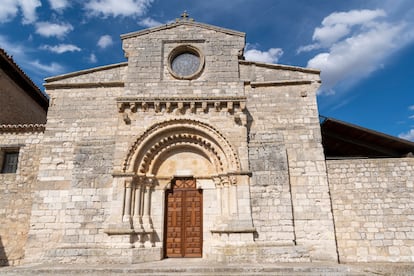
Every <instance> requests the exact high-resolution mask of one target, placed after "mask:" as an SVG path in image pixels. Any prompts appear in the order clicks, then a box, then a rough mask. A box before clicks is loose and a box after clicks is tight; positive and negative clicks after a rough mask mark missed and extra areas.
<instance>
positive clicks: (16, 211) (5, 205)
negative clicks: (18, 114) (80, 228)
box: [0, 132, 43, 266]
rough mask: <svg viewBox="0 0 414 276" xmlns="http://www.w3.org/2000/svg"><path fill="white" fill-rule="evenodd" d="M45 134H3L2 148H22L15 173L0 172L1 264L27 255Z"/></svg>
mask: <svg viewBox="0 0 414 276" xmlns="http://www.w3.org/2000/svg"><path fill="white" fill-rule="evenodd" d="M42 136H43V133H41V132H40V133H0V149H4V148H8V147H13V148H15V147H19V148H20V150H19V161H18V166H17V171H16V173H7V174H0V222H1V223H0V266H1V265H18V264H20V262H21V260H22V258H23V256H24V246H25V244H26V241H27V235H28V232H29V220H30V210H31V207H32V206H31V205H32V199H31V190H32V188H33V186H34V184H35V182H36V176H37V172H38V168H39V155H40V147H39V143H40V141H41V139H42Z"/></svg>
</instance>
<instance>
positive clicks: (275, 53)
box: [244, 48, 283, 63]
mask: <svg viewBox="0 0 414 276" xmlns="http://www.w3.org/2000/svg"><path fill="white" fill-rule="evenodd" d="M282 55H283V50H282V49H280V48H270V49H269V50H267V51H263V52H262V51H260V50H256V49H249V50H247V51H245V52H244V57H245V58H246V60H250V61H257V62H265V63H277V62H278V60H279V58H280V57H281V56H282Z"/></svg>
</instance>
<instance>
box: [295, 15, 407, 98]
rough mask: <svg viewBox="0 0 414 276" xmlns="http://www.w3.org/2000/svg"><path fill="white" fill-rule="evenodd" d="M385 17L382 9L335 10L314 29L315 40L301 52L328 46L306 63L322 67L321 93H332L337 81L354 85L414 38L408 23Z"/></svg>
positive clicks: (310, 65) (346, 84) (301, 48)
mask: <svg viewBox="0 0 414 276" xmlns="http://www.w3.org/2000/svg"><path fill="white" fill-rule="evenodd" d="M385 17H386V13H385V12H384V11H383V10H352V11H349V12H340V13H332V14H330V15H329V16H327V17H326V18H325V19H324V20H323V21H322V26H321V27H318V28H316V29H315V31H314V34H313V40H314V41H315V43H313V44H310V45H306V46H302V47H300V48H299V49H298V53H300V52H303V51H311V50H315V49H326V50H324V51H323V52H321V53H318V54H316V55H315V56H314V57H313V58H312V59H310V60H309V61H308V65H307V66H308V67H312V68H317V69H320V70H321V71H322V72H321V78H322V87H321V89H320V91H319V92H320V93H325V94H333V93H334V89H335V87H337V86H338V85H344V86H348V87H349V86H352V85H354V84H355V83H357V82H358V81H359V80H361V79H362V78H364V77H367V76H368V75H370V74H371V73H372V72H374V71H376V70H378V69H380V68H382V67H383V66H384V65H383V64H384V63H385V62H386V61H387V58H388V57H389V56H391V55H392V54H393V53H394V52H396V51H397V50H398V49H400V48H402V47H404V46H405V45H406V44H407V43H408V42H409V41H411V40H413V38H414V36H413V35H412V34H413V33H412V31H408V30H409V29H410V26H409V24H406V23H404V22H397V23H396V22H391V21H390V20H388V21H386V20H385V19H384V18H385ZM410 34H411V35H410Z"/></svg>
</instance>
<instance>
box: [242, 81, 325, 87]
mask: <svg viewBox="0 0 414 276" xmlns="http://www.w3.org/2000/svg"><path fill="white" fill-rule="evenodd" d="M312 83H320V81H315V80H279V81H254V82H246V83H245V84H247V85H248V84H250V86H251V87H253V88H255V87H266V86H290V85H306V84H312Z"/></svg>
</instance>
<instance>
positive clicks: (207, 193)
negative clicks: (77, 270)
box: [0, 18, 414, 264]
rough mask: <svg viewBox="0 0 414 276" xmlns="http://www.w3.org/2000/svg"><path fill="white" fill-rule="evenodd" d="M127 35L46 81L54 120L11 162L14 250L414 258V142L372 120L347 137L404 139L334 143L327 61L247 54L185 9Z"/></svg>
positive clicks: (238, 36) (103, 259)
mask: <svg viewBox="0 0 414 276" xmlns="http://www.w3.org/2000/svg"><path fill="white" fill-rule="evenodd" d="M121 38H122V42H123V50H124V52H125V55H126V57H127V62H124V63H119V64H113V65H109V66H104V67H98V68H93V69H89V70H84V71H79V72H74V73H70V74H65V75H61V76H56V77H51V78H48V79H46V84H45V87H46V92H47V94H48V95H49V96H50V105H49V110H48V116H47V124H46V129H45V130H44V132H43V131H40V132H35V133H36V135H37V139H38V140H36V142H37V143H36V145H37V146H36V147H34V148H32V149H31V150H30V155H27V157H26V155H20V152H21V151H19V161H18V169H17V172H16V173H15V174H7V175H5V176H1V177H9V178H10V184H9V185H15V186H14V187H19V189H21V192H18V195H15V194H9V195H6V193H5V194H4V195H2V196H4V197H5V198H7V197H10V198H11V197H13V196H15V197H16V198H17V197H18V198H19V200H21V201H19V203H16V200H14V201H10V203H7V204H6V205H5V206H4V208H5V209H4V210H6V212H5V213H4V214H3V213H0V218H1V220H4V221H6V223H5V224H3V223H2V225H4V227H7V229H9V230H10V229H15V231H18V232H19V233H21V236H20V237H19V244H12V243H11V242H8V243H7V244H6V243H5V242H4V240H7V241H10V240H11V235H12V234H11V233H10V232H7V231H6V230H5V229H3V228H2V229H3V230H2V232H0V235H1V238H2V239H3V244H4V247H5V252H6V254H5V257H7V259H8V261H9V262H11V260H13V261H12V263H13V264H15V263H16V264H17V263H20V262H21V261H23V262H26V263H29V262H65V263H77V262H79V263H82V262H83V263H85V262H90V263H138V262H145V261H154V260H161V259H163V258H177V257H178V258H182V257H198V258H203V259H208V260H214V261H221V262H237V261H248V262H317V261H328V262H337V261H338V260H340V261H344V262H346V261H412V259H411V258H412V255H413V253H414V237H413V236H414V233H413V225H412V222H413V221H414V212H413V211H412V208H411V207H412V206H411V205H412V203H411V201H412V198H413V191H412V190H413V182H412V176H413V175H412V174H413V173H412V171H413V167H414V159H412V158H408V157H403V156H405V155H406V154H407V153H408V152H409V151H414V144H413V143H410V142H404V141H402V140H400V139H397V138H394V137H384V136H381V134H378V133H374V132H369V131H366V130H364V129H362V132H363V133H370V134H371V138H372V137H374V138H372V140H371V141H368V142H366V143H361V142H358V137H351V138H349V139H343V140H341V142H342V143H343V144H345V143H348V146H349V144H352V143H354V144H357V145H358V146H360V147H361V149H365V150H367V149H370V148H371V146H370V145H371V144H375V143H377V144H378V141H379V140H378V137H380V138H382V140H381V142H384V141H385V140H386V141H385V142H388V144H387V145H385V146H384V148H385V149H387V148H392V149H394V147H399V150H400V151H398V150H394V151H393V152H395V155H390V154H389V153H390V152H391V150H390V151H388V152H387V153H388V155H384V156H381V157H386V159H385V158H377V157H379V156H378V154H377V155H375V156H365V155H364V156H345V155H344V154H343V153H341V154H339V155H340V156H339V155H338V156H326V155H325V153H324V147H323V144H322V135H321V124H320V119H319V115H318V110H317V104H316V91H317V89H318V87H319V86H320V77H319V71H318V70H314V69H307V68H300V67H293V66H285V65H274V64H264V63H257V62H249V61H245V60H244V58H243V49H244V46H245V34H244V33H241V32H237V31H233V30H228V29H223V28H218V27H215V26H211V25H207V24H201V23H197V22H194V21H191V20H188V19H187V18H183V19H181V20H178V21H177V22H175V23H172V24H168V25H164V26H160V27H156V28H151V29H147V30H143V31H139V32H135V33H130V34H126V35H122V36H121ZM329 122H335V123H337V125H340V122H338V121H333V120H330V121H329ZM325 123H326V122H325ZM346 126H349V127H351V129H354V130H355V129H356V127H355V126H351V125H346ZM328 127H329V124H327V123H326V124H322V131H323V132H322V133H327V134H326V137H331V140H329V139H325V138H324V146H325V152H332V153H334V154H336V152H338V151H333V149H335V146H334V145H339V144H338V142H337V143H335V142H332V141H333V140H332V138H337V136H338V135H336V136H335V134H338V131H337V130H334V131H331V132H329V131H330V130H331V129H330V128H328ZM339 129H340V128H339ZM324 130H326V131H327V132H326V131H325V132H324ZM364 131H365V132H364ZM350 133H351V134H352V133H354V132H352V131H351V132H350ZM328 134H331V135H330V136H329V135H328ZM29 136H30V135H29ZM29 136H26V138H27V137H29ZM15 137H16V138H17V137H20V136H19V134H17V133H11V132H2V133H0V139H1V141H2V142H1V143H3V144H8V143H11V142H10V141H11V140H13V139H14V138H15ZM324 137H325V136H324ZM32 138H33V137H32V136H30V139H32ZM387 139H388V140H387ZM329 142H332V143H329ZM351 142H352V143H351ZM32 143H34V142H33V141H32V140H30V141H28V140H25V141H22V142H21V146H19V148H20V149H26V145H31V144H32ZM328 147H329V149H328ZM350 147H352V145H351V146H350ZM330 149H332V151H329V150H330ZM360 152H361V153H363V150H361V151H360ZM327 157H329V158H328V159H331V157H333V159H335V160H327ZM355 157H358V158H355ZM365 157H370V159H361V158H365ZM372 157H375V159H372ZM389 157H393V158H392V159H389ZM25 158H26V159H25ZM344 158H345V159H344ZM395 166H396V167H397V168H398V170H397V169H395ZM25 171H27V174H28V176H27V177H26V176H25V175H24V172H25ZM17 179H22V181H21V182H18V180H17ZM13 181H15V182H13ZM19 183H21V184H19ZM1 185H3V183H2V184H1ZM19 185H20V186H19ZM1 188H2V189H3V186H2V187H1ZM23 196H24V197H23ZM12 202H14V203H12ZM7 210H10V211H7ZM1 212H3V209H1ZM20 212H21V213H22V215H20ZM13 215H16V216H17V217H18V220H19V222H20V224H19V225H17V224H16V225H14V224H13V223H14V222H15V221H13V222H12V221H9V219H10V218H11V217H12V216H13ZM394 215H398V216H397V218H395V216H394ZM0 230H1V229H0ZM23 250H24V251H23ZM12 251H17V252H19V254H17V255H15V257H10V256H11V255H10V253H9V252H12ZM23 252H24V253H23Z"/></svg>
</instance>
